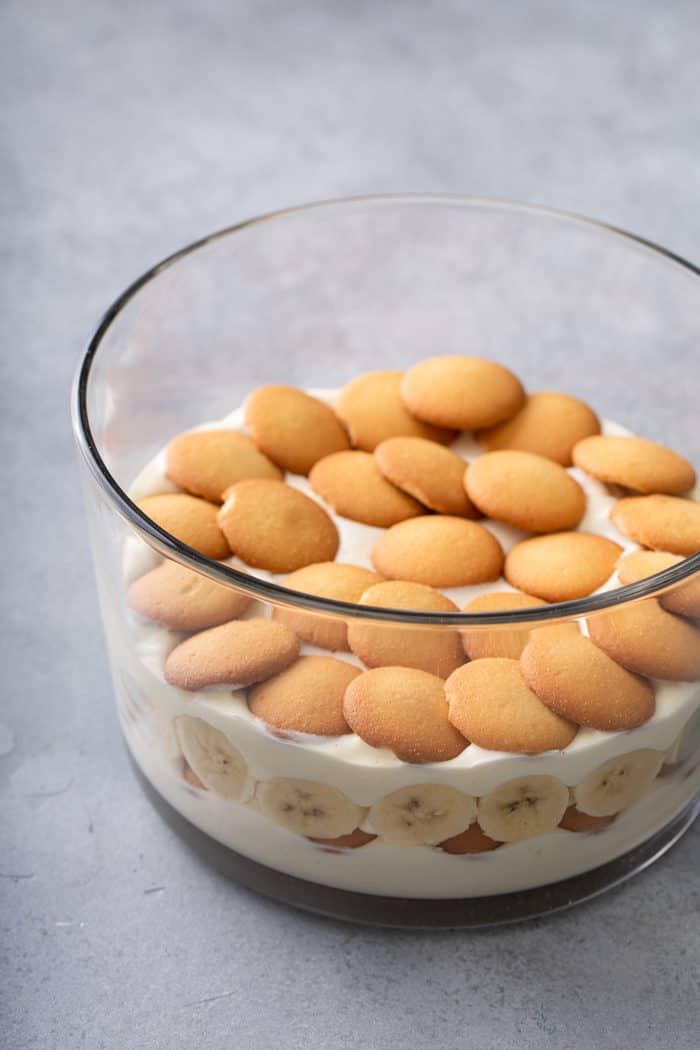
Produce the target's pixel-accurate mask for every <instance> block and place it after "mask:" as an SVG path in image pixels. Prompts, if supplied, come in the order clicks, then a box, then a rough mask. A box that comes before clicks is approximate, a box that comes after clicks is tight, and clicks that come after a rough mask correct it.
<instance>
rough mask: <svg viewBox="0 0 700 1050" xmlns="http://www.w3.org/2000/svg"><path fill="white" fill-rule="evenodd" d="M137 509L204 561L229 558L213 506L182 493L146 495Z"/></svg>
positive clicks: (216, 511)
mask: <svg viewBox="0 0 700 1050" xmlns="http://www.w3.org/2000/svg"><path fill="white" fill-rule="evenodd" d="M138 506H139V508H140V509H141V510H142V511H143V513H144V514H146V515H148V517H149V518H151V519H152V520H153V521H155V523H156V525H160V527H161V529H165V531H166V532H169V533H170V534H171V535H172V536H174V537H175V539H177V540H180V542H181V543H186V544H187V546H188V547H192V548H193V549H194V550H196V551H199V553H200V554H204V555H205V556H206V557H207V558H214V559H215V560H217V561H219V560H221V558H228V556H229V555H230V553H231V551H230V550H229V545H228V543H227V542H226V537H225V536H224V534H223V532H222V531H221V529H220V528H219V525H218V523H217V513H218V510H219V508H218V507H216V506H215V505H214V504H213V503H208V502H207V500H204V499H199V498H198V497H197V496H189V495H187V494H186V493H184V492H162V493H160V494H159V495H157V496H146V498H145V499H142V500H140V501H139V504H138Z"/></svg>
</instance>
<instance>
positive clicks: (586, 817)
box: [559, 806, 615, 831]
mask: <svg viewBox="0 0 700 1050" xmlns="http://www.w3.org/2000/svg"><path fill="white" fill-rule="evenodd" d="M614 819H615V816H614V815H613V816H612V817H592V816H591V815H590V814H589V813H584V812H583V810H580V809H578V808H577V807H576V806H569V808H568V809H567V811H566V813H565V814H564V816H563V817H562V818H561V820H560V821H559V827H560V828H564V830H565V831H602V830H603V828H607V826H608V824H612V822H613V820H614Z"/></svg>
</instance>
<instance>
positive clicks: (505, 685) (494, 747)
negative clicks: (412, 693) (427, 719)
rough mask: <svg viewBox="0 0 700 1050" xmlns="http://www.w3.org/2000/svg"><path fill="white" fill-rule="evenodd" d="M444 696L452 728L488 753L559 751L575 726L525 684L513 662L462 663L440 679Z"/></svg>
mask: <svg viewBox="0 0 700 1050" xmlns="http://www.w3.org/2000/svg"><path fill="white" fill-rule="evenodd" d="M445 696H446V697H447V702H448V704H449V708H450V714H449V718H450V722H451V723H452V725H453V726H454V727H455V729H458V730H459V732H460V733H461V734H462V736H463V737H465V738H466V739H467V740H470V741H471V742H472V743H473V744H476V745H477V746H478V747H483V748H486V750H488V751H510V752H514V753H516V754H522V755H538V754H540V753H541V752H542V751H563V750H564V748H565V747H567V746H568V745H569V744H570V743H571V741H572V740H573V739H574V737H575V736H576V733H577V730H578V727H577V726H576V725H574V724H573V723H572V722H569V721H567V720H566V719H564V718H562V717H560V716H559V715H557V714H555V713H554V712H553V711H551V710H550V709H549V708H548V707H546V706H545V704H543V703H542V701H541V700H540V699H539V697H537V696H536V695H535V693H533V692H532V690H531V689H530V688H528V686H527V684H526V682H525V680H524V678H523V676H522V674H521V672H520V666H519V664H518V661H517V660H508V659H505V658H503V657H495V658H488V657H487V658H486V659H483V660H473V661H472V662H471V663H468V664H464V666H463V667H460V668H459V669H458V670H457V671H455V672H454V674H451V675H450V677H449V678H448V679H447V681H446V682H445Z"/></svg>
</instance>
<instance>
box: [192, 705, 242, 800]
mask: <svg viewBox="0 0 700 1050" xmlns="http://www.w3.org/2000/svg"><path fill="white" fill-rule="evenodd" d="M175 733H176V734H177V739H178V741H179V743H180V747H181V748H182V753H183V755H184V756H185V759H186V761H187V764H188V765H189V766H190V767H191V769H192V770H194V772H195V774H196V775H197V777H198V778H199V779H200V780H201V782H202V783H203V784H204V786H205V787H208V788H209V789H210V790H211V791H213V792H215V794H217V795H221V797H222V798H227V799H230V800H231V801H234V802H237V801H239V800H240V799H242V798H243V796H244V794H245V793H246V787H247V783H248V767H247V766H246V763H245V760H244V758H243V755H242V754H241V753H240V751H239V750H238V749H237V748H235V747H234V746H233V744H232V743H231V741H230V740H229V739H228V737H227V736H224V734H223V733H221V732H220V731H219V730H218V729H214V727H213V726H211V725H209V723H208V722H205V721H204V720H203V719H201V718H193V717H192V716H191V715H180V716H179V717H178V718H176V719H175Z"/></svg>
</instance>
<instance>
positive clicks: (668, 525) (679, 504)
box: [610, 495, 700, 557]
mask: <svg viewBox="0 0 700 1050" xmlns="http://www.w3.org/2000/svg"><path fill="white" fill-rule="evenodd" d="M610 519H611V521H612V522H613V523H614V524H615V525H616V526H617V527H618V529H619V530H620V532H623V533H624V534H625V536H629V538H630V539H631V540H635V541H636V542H637V543H639V544H641V546H642V547H652V548H653V549H654V550H661V551H670V552H671V553H672V554H683V555H685V556H686V557H688V556H690V555H691V554H697V553H698V551H700V503H697V502H695V501H694V500H690V499H681V498H679V497H678V496H656V495H655V496H628V497H627V498H626V499H621V500H620V501H619V502H618V503H616V504H615V506H614V507H613V509H612V510H611V511H610Z"/></svg>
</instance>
